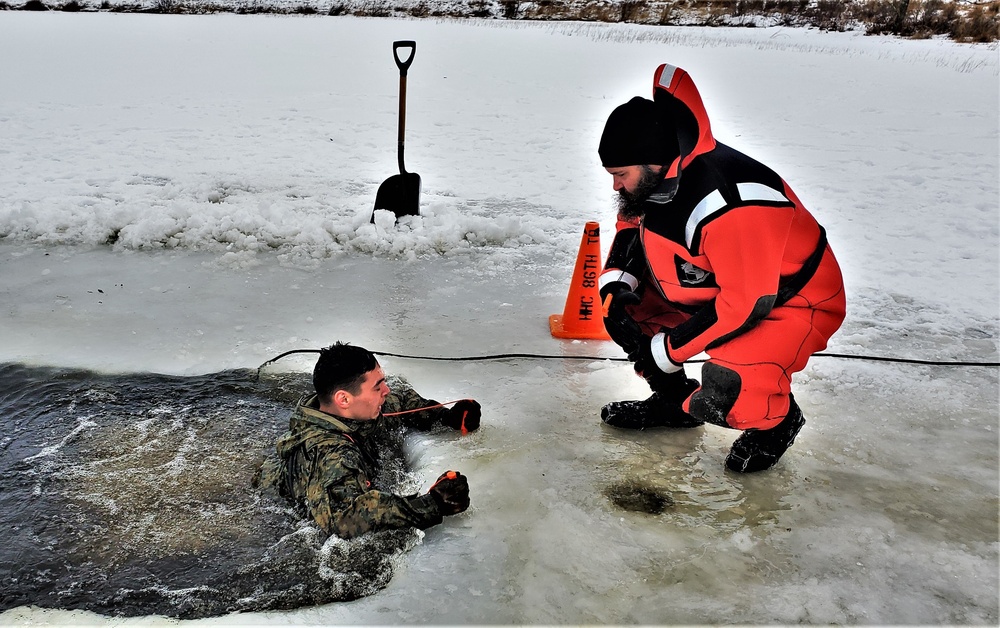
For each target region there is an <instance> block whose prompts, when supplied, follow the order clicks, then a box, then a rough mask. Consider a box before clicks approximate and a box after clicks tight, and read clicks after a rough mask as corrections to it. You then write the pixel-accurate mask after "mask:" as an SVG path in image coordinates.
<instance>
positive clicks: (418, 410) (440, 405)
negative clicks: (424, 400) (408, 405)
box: [383, 399, 472, 416]
mask: <svg viewBox="0 0 1000 628" xmlns="http://www.w3.org/2000/svg"><path fill="white" fill-rule="evenodd" d="M459 401H472V400H471V399H452V400H451V401H443V402H441V403H438V404H435V405H433V406H427V407H425V408H414V409H413V410H400V411H399V412H385V413H383V416H399V415H401V414H412V413H414V412H423V411H424V410H433V409H434V408H443V407H445V406H447V405H451V404H453V403H458V402H459Z"/></svg>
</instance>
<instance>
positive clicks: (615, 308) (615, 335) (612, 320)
mask: <svg viewBox="0 0 1000 628" xmlns="http://www.w3.org/2000/svg"><path fill="white" fill-rule="evenodd" d="M608 295H611V304H610V305H609V306H608V312H607V314H606V315H605V316H604V329H606V330H607V331H608V335H609V336H611V339H612V340H614V341H615V344H617V345H618V346H619V347H621V348H622V349H624V350H625V353H632V352H634V351H635V350H637V349H638V348H639V345H640V344H641V342H642V340H643V339H644V336H643V333H642V328H641V327H639V323H637V322H635V321H634V320H633V319H632V317H631V316H629V315H628V312H626V311H625V306H627V305H637V304H638V303H639V302H640V301H641V300H642V298H641V297H640V296H639V295H638V294H636V293H635V292H632V290H631V289H630V288H629V286H628V284H626V283H624V282H622V281H614V282H611V283H609V284H608V285H606V286H605V287H604V288H603V289H602V290H601V302H602V303H604V302H605V301H606V300H607V298H608Z"/></svg>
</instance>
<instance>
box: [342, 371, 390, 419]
mask: <svg viewBox="0 0 1000 628" xmlns="http://www.w3.org/2000/svg"><path fill="white" fill-rule="evenodd" d="M388 396H389V385H388V384H386V383H385V372H384V371H383V370H382V367H381V366H376V367H375V368H373V369H372V370H370V371H368V373H367V374H366V375H365V381H364V382H362V384H361V389H360V390H359V391H358V394H356V395H351V403H350V405H349V406H348V408H347V412H346V413H345V414H346V415H347V416H345V417H344V418H347V419H355V420H357V421H370V420H372V419H377V418H378V415H379V413H380V412H381V411H382V403H383V402H384V401H385V398H386V397H388Z"/></svg>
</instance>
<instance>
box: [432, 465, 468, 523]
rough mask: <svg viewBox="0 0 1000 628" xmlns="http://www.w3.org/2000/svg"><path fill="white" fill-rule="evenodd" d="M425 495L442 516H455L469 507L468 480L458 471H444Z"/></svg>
mask: <svg viewBox="0 0 1000 628" xmlns="http://www.w3.org/2000/svg"><path fill="white" fill-rule="evenodd" d="M427 494H428V495H430V496H431V497H433V498H434V501H435V503H437V506H438V510H440V511H441V514H442V515H443V516H448V515H457V514H458V513H460V512H464V511H465V509H466V508H468V507H469V480H468V479H467V478H466V477H465V476H464V475H462V474H461V473H459V472H458V471H445V472H444V473H442V474H441V477H439V478H438V479H437V482H435V483H434V485H433V486H431V488H430V490H429V491H427Z"/></svg>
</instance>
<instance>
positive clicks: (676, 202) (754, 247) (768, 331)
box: [600, 64, 846, 430]
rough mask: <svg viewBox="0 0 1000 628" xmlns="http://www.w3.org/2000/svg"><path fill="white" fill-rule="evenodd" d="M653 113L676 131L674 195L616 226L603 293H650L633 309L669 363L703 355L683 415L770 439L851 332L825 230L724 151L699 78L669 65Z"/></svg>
mask: <svg viewBox="0 0 1000 628" xmlns="http://www.w3.org/2000/svg"><path fill="white" fill-rule="evenodd" d="M653 98H654V102H655V103H656V104H657V105H658V106H659V107H660V108H661V110H662V111H663V115H666V116H669V117H670V118H671V121H672V123H673V124H674V125H675V127H676V128H677V134H678V142H679V146H680V156H679V157H678V158H677V160H676V161H675V162H674V163H673V164H671V167H670V169H669V171H668V172H667V173H666V178H671V177H676V176H678V175H679V180H678V181H677V184H678V186H677V192H676V194H675V195H674V197H673V198H672V199H671V200H670V201H669V202H667V203H665V204H664V203H659V204H658V203H656V202H653V201H647V202H646V205H645V207H644V209H645V213H644V216H643V217H642V218H641V219H636V220H634V221H629V220H626V219H624V218H622V217H621V216H619V221H618V225H617V233H616V235H615V239H614V242H613V243H612V245H611V250H610V252H609V255H608V260H607V263H606V265H605V269H604V272H603V273H602V275H601V279H600V285H601V287H604V286H605V285H607V284H609V283H611V282H615V281H622V282H625V283H627V284H628V285H629V286H630V287H631V288H632V289H633V290H636V291H637V292H639V293H641V295H642V301H641V302H640V303H638V304H637V305H634V306H630V307H629V308H627V309H626V311H627V312H628V313H629V315H630V316H631V317H632V318H633V319H634V320H635V321H636V322H638V323H639V324H640V326H641V327H642V329H643V332H644V333H646V334H648V335H649V336H650V337H654V336H655V335H656V334H658V333H659V332H661V331H663V332H665V335H664V336H662V337H661V338H662V346H661V347H660V348H659V351H660V352H661V353H660V354H661V355H664V354H665V356H666V358H668V359H669V361H670V362H672V363H674V364H676V365H682V364H683V363H684V362H685V361H687V360H689V359H691V358H692V357H694V356H696V355H698V354H699V353H702V352H706V353H707V354H708V356H709V359H708V361H707V362H706V363H705V364H704V366H703V368H702V382H701V387H700V388H698V389H697V390H695V391H694V392H693V393H692V394H691V395H690V396H689V397H688V398H687V399H686V400H685V401H684V404H683V408H684V410H685V411H686V412H689V413H690V414H691V415H692V416H694V417H695V418H697V419H700V420H703V421H707V422H710V423H714V424H716V425H722V426H728V427H734V428H737V429H742V430H745V429H748V428H757V429H768V428H770V427H773V426H775V425H777V424H778V423H779V422H780V421H781V420H782V419H783V418H784V417H785V415H786V413H787V412H788V408H789V397H788V395H789V392H790V387H791V377H792V374H793V373H795V372H798V371H800V370H802V369H803V368H805V365H806V361H807V360H808V359H809V356H810V355H812V354H813V353H815V352H817V351H821V350H823V349H824V348H825V347H826V343H827V341H828V340H829V338H830V336H832V335H833V333H834V332H835V331H836V330H837V329H838V328H839V327H840V324H841V323H842V322H843V320H844V316H845V309H846V301H845V296H844V284H843V278H842V276H841V272H840V267H839V266H838V264H837V260H836V259H835V258H834V256H833V251H832V250H831V249H830V247H829V246H828V244H827V242H826V235H825V231H824V229H823V228H822V227H821V226H820V225H819V224H818V223H817V222H816V220H815V219H814V218H813V216H812V215H811V214H810V213H809V212H808V211H807V210H806V208H805V207H804V206H803V205H802V203H801V201H799V199H798V197H796V196H795V193H794V192H792V190H791V188H790V187H789V186H788V184H787V183H785V182H784V180H782V179H781V177H779V176H778V175H777V174H776V173H775V172H774V171H772V170H771V169H770V168H768V167H767V166H765V165H763V164H761V163H760V162H758V161H756V160H754V159H751V158H750V157H748V156H746V155H744V154H742V153H740V152H738V151H736V150H734V149H732V148H730V147H729V146H726V145H724V144H722V143H720V142H717V141H716V140H715V138H714V137H713V136H712V131H711V127H710V125H709V120H708V115H707V114H706V112H705V107H704V104H703V103H702V100H701V96H700V95H699V93H698V90H697V88H696V87H695V85H694V82H693V81H692V80H691V77H690V76H689V75H688V74H687V72H685V71H684V70H682V69H680V68H676V67H673V66H670V65H666V64H664V65H661V66H660V67H659V68H658V69H657V71H656V73H655V75H654V79H653Z"/></svg>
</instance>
